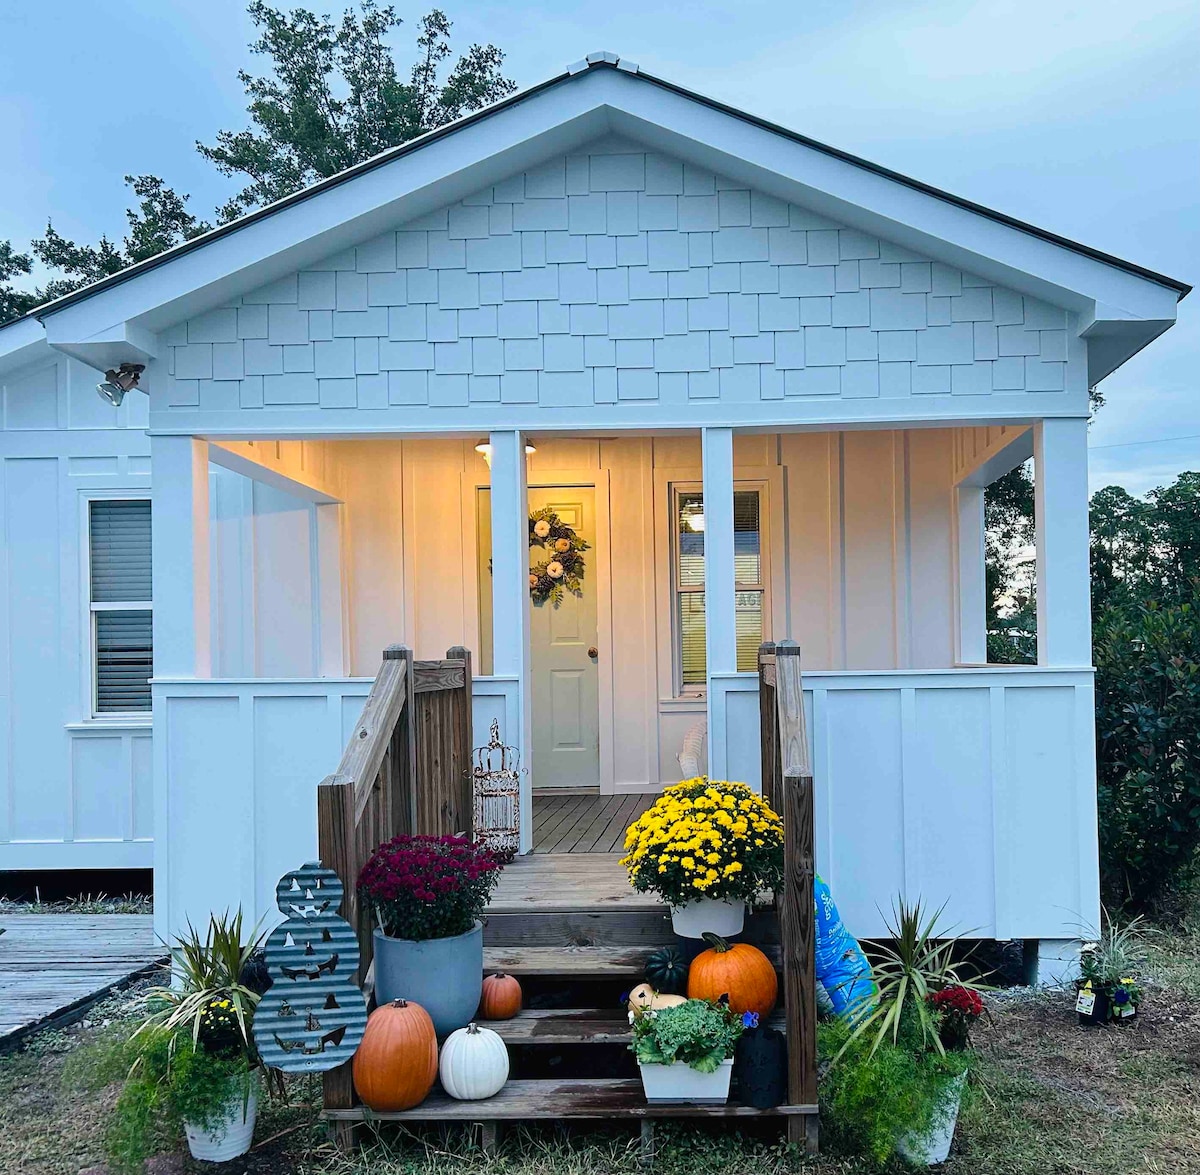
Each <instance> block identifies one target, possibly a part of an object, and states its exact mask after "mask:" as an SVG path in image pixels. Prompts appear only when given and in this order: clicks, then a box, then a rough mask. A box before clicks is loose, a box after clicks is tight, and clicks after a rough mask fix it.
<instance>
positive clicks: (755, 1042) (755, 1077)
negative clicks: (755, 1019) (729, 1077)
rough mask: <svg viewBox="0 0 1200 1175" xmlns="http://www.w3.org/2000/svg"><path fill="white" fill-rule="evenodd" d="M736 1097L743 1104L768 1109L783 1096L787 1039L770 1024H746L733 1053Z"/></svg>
mask: <svg viewBox="0 0 1200 1175" xmlns="http://www.w3.org/2000/svg"><path fill="white" fill-rule="evenodd" d="M733 1075H734V1077H735V1078H736V1080H737V1098H738V1101H740V1102H741V1103H742V1105H744V1106H753V1107H754V1108H755V1109H756V1110H769V1109H771V1108H772V1107H773V1106H780V1105H782V1104H783V1103H784V1101H785V1100H786V1098H787V1043H786V1041H785V1040H784V1037H783V1033H782V1032H779V1031H777V1030H776V1029H774V1028H765V1027H760V1028H747V1029H746V1030H745V1031H744V1032H743V1033H742V1035H741V1038H740V1039H739V1040H738V1042H737V1049H736V1051H735V1052H734V1057H733Z"/></svg>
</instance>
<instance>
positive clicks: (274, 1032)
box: [254, 861, 367, 1073]
mask: <svg viewBox="0 0 1200 1175" xmlns="http://www.w3.org/2000/svg"><path fill="white" fill-rule="evenodd" d="M344 894H345V888H344V887H343V885H342V882H341V879H340V878H339V877H338V875H337V874H336V873H334V871H333V870H332V869H325V868H322V866H321V863H320V862H319V861H314V862H310V863H309V864H307V865H302V866H301V867H300V868H299V869H296V870H294V871H293V872H291V873H285V874H284V876H283V877H281V878H280V880H279V884H278V885H277V886H276V887H275V902H276V904H277V905H278V907H279V912H280V913H281V914H282V915H283V916H284V920H283V921H282V922H281V923H280V924H279V925H278V926H277V927H275V929H274V930H272V931H271V933H270V934H269V935H268V936H267V942H266V947H265V954H266V962H267V970H268V972H269V974H270V976H271V987H270V989H269V990H268V991H267V993H266V994H265V995H264V996H263V998H262V1000H261V1001H260V1003H259V1005H258V1008H257V1009H256V1010H255V1013H254V1043H255V1045H256V1046H257V1048H258V1052H259V1055H260V1056H261V1057H262V1059H263V1061H264V1062H265V1063H266V1064H267V1065H269V1066H271V1067H273V1068H276V1069H282V1070H283V1071H284V1072H286V1073H316V1072H320V1071H321V1070H324V1069H333V1068H334V1067H336V1066H337V1065H340V1064H341V1063H342V1062H343V1061H348V1060H349V1059H350V1058H351V1057H352V1056H353V1055H354V1050H355V1049H356V1048H358V1045H359V1042H360V1041H361V1040H362V1037H363V1031H364V1029H365V1028H366V1025H367V1007H366V1001H365V1000H364V999H363V994H362V992H361V991H360V990H359V989H358V988H357V987H356V986H355V985H354V983H353V982H351V978H350V977H351V976H352V975H353V974H354V973H355V971H357V970H358V958H359V952H358V939H357V938H356V937H355V934H354V931H353V929H352V928H351V926H350V924H349V923H348V922H347V921H346V920H345V919H344V918H342V917H340V916H339V915H338V907H339V906H340V905H341V902H342V897H343V895H344Z"/></svg>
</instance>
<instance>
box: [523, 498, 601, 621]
mask: <svg viewBox="0 0 1200 1175" xmlns="http://www.w3.org/2000/svg"><path fill="white" fill-rule="evenodd" d="M529 546H530V548H531V549H535V550H536V551H537V554H536V555H535V556H534V558H535V559H537V560H538V561H537V562H535V563H534V564H533V565H532V566H531V567H530V568H529V595H530V597H531V598H532V599H533V602H534V603H535V604H545V603H546V602H547V601H549V602H550V603H551V604H553V605H554V607H556V608H557V607H558V605H559V604H561V603H562V599H563V593H564V592H570V593H571V594H572V595H573V596H580V597H582V596H583V573H584V563H583V552H584V551H586V550H588V549H589V547H590V544H589V543H588V542H587V540H586V539H583V538H580V536H579V535H577V534H576V533H575V530H574V528H573V527H570V526H568V525H567V524H566V523H565V522H563V520H562V519H561V518H559V516H558V515H557V514H556V513H555V512H554V511H553V510H551V509H550V507H549V506H543V507H542V509H540V510H534V511H533V512H532V513H531V514H530V515H529ZM543 555H544V556H545V558H541V556H543Z"/></svg>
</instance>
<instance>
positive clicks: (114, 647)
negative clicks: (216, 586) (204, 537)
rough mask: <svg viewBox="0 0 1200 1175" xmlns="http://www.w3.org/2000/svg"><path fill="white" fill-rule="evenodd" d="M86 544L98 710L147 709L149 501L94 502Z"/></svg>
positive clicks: (150, 646) (151, 655)
mask: <svg viewBox="0 0 1200 1175" xmlns="http://www.w3.org/2000/svg"><path fill="white" fill-rule="evenodd" d="M88 540H89V555H88V557H89V574H88V582H89V584H90V587H91V613H92V682H93V687H92V688H93V708H94V711H95V713H96V714H98V715H99V714H128V713H136V712H139V711H148V710H149V709H150V678H151V676H152V675H153V672H154V646H153V641H152V635H151V631H152V623H151V622H152V619H153V611H152V606H151V602H150V601H151V589H150V502H149V500H148V499H146V498H136V499H128V500H126V499H121V500H116V499H112V500H110V499H97V500H94V501H92V502H90V503H89V504H88Z"/></svg>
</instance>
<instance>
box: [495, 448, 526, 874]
mask: <svg viewBox="0 0 1200 1175" xmlns="http://www.w3.org/2000/svg"><path fill="white" fill-rule="evenodd" d="M490 440H491V445H492V493H491V499H492V672H493V673H494V674H495V675H496V676H497V677H515V678H516V681H517V690H516V694H517V700H516V707H517V730H515V731H506V737H507V739H508V741H510V742H516V743H518V745H519V746H520V748H521V759H522V762H524V763H525V765H526V766H529V765H530V763H531V760H532V758H533V727H532V720H531V709H530V668H531V665H530V650H529V489H528V485H527V483H526V478H525V434H524V433H522V432H521V431H520V430H511V431H505V432H494V433H492V434H491V437H490ZM532 783H533V781H532V778H531V776H529V775H526V776H525V777H524V778H523V780H522V783H521V852H523V853H527V852H529V850H530V849H531V848H532V847H533V802H532V800H533V796H532Z"/></svg>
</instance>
